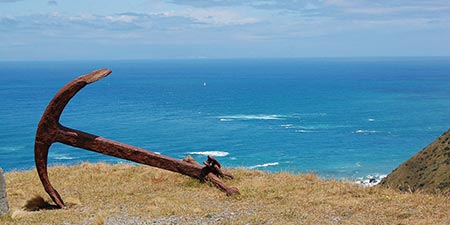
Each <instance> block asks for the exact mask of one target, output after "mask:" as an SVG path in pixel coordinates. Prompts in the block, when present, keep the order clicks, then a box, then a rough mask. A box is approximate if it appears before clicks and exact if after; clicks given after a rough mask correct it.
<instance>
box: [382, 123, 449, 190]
mask: <svg viewBox="0 0 450 225" xmlns="http://www.w3.org/2000/svg"><path fill="white" fill-rule="evenodd" d="M380 185H382V186H385V187H392V188H398V189H400V190H402V191H417V190H421V191H425V192H430V193H435V192H439V193H442V192H449V191H450V130H448V131H447V132H445V133H444V134H443V135H441V136H440V137H439V138H438V139H436V140H435V141H434V142H433V143H431V144H430V145H428V146H427V147H425V148H424V149H423V150H422V151H420V152H418V153H417V154H416V155H414V156H413V157H411V158H410V159H409V160H408V161H406V162H405V163H403V164H402V165H400V166H399V167H398V168H397V169H395V170H394V171H392V173H391V174H389V176H387V177H386V178H385V179H383V180H382V182H381V183H380Z"/></svg>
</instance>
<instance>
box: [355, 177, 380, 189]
mask: <svg viewBox="0 0 450 225" xmlns="http://www.w3.org/2000/svg"><path fill="white" fill-rule="evenodd" d="M385 177H387V174H381V175H380V174H376V175H367V176H365V177H360V178H358V179H356V181H355V184H358V185H361V186H363V187H373V186H375V185H377V184H379V183H380V182H381V180H382V179H383V178H385Z"/></svg>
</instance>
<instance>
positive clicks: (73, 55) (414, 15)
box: [0, 0, 450, 61]
mask: <svg viewBox="0 0 450 225" xmlns="http://www.w3.org/2000/svg"><path fill="white" fill-rule="evenodd" d="M397 56H407V57H409V56H411V57H416V56H450V1H449V0H421V1H419V0H389V1H388V0H385V1H381V0H283V1H281V0H249V1H243V0H223V1H218V0H155V1H144V0H135V1H131V0H130V1H118V0H96V1H95V0H77V1H74V0H50V1H48V0H0V61H10V60H93V59H99V60H110V59H167V58H169V59H184V58H291V57H397Z"/></svg>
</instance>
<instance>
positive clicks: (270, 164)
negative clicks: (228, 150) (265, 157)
mask: <svg viewBox="0 0 450 225" xmlns="http://www.w3.org/2000/svg"><path fill="white" fill-rule="evenodd" d="M278 164H280V163H278V162H272V163H264V164H259V165H255V166H249V167H247V169H250V170H251V169H256V168H261V167H268V166H276V165H278Z"/></svg>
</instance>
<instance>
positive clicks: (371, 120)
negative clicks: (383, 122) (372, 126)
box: [367, 118, 375, 122]
mask: <svg viewBox="0 0 450 225" xmlns="http://www.w3.org/2000/svg"><path fill="white" fill-rule="evenodd" d="M367 121H369V122H373V121H375V119H373V118H369V119H367Z"/></svg>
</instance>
